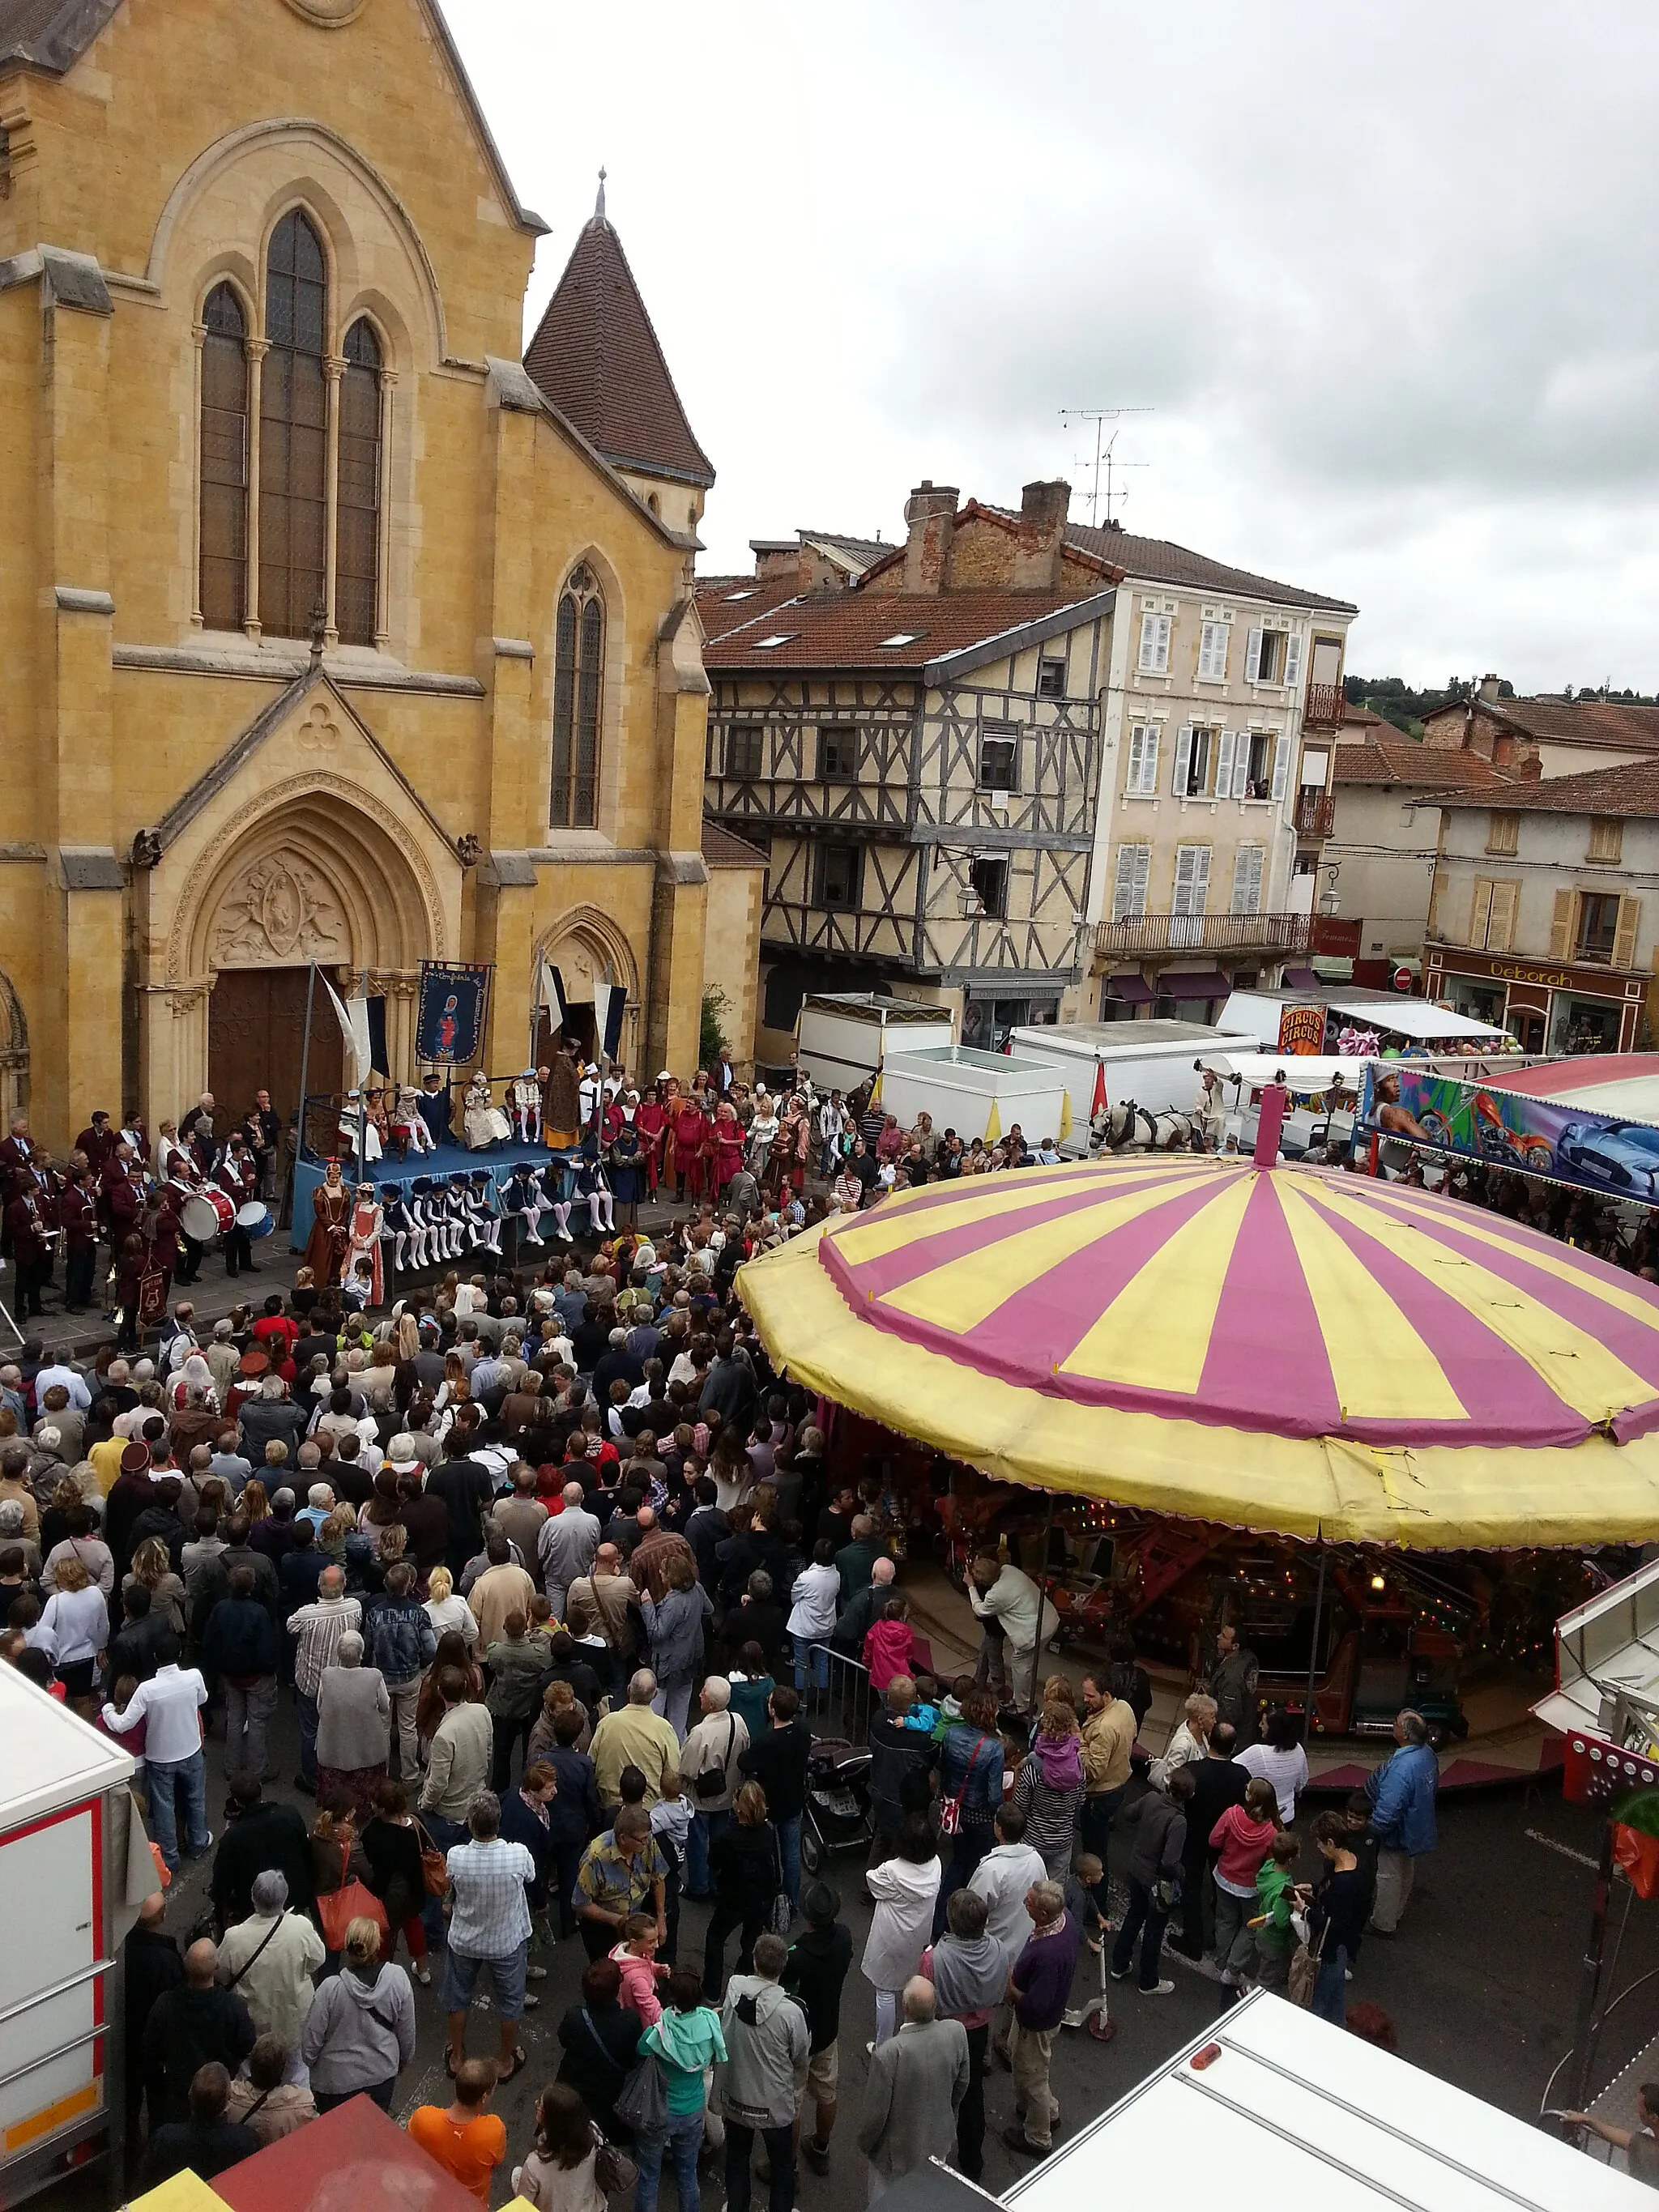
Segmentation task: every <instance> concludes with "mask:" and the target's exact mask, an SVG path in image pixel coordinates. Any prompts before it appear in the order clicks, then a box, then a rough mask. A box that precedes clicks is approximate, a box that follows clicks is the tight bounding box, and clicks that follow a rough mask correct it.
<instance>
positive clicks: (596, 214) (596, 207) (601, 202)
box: [593, 169, 605, 222]
mask: <svg viewBox="0 0 1659 2212" xmlns="http://www.w3.org/2000/svg"><path fill="white" fill-rule="evenodd" d="M593 220H594V221H595V222H604V221H605V171H604V170H603V169H601V170H600V171H599V196H598V197H597V198H596V199H595V200H594V202H593Z"/></svg>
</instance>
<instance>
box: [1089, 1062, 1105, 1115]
mask: <svg viewBox="0 0 1659 2212" xmlns="http://www.w3.org/2000/svg"><path fill="white" fill-rule="evenodd" d="M1105 1111H1106V1066H1105V1062H1104V1061H1103V1060H1097V1061H1096V1062H1095V1095H1094V1097H1093V1098H1092V1099H1091V1102H1090V1105H1089V1119H1090V1120H1091V1121H1093V1120H1094V1118H1095V1116H1096V1115H1097V1114H1103V1113H1104V1112H1105Z"/></svg>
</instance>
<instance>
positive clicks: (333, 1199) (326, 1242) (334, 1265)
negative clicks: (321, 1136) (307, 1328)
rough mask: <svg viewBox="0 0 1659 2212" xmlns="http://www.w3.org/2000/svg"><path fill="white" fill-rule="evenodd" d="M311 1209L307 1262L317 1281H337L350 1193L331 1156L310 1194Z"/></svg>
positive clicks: (349, 1209) (325, 1283) (344, 1239)
mask: <svg viewBox="0 0 1659 2212" xmlns="http://www.w3.org/2000/svg"><path fill="white" fill-rule="evenodd" d="M311 1210H312V1212H313V1214H314V1215H315V1216H316V1219H315V1221H314V1223H313V1226H312V1231H311V1234H310V1236H309V1237H307V1239H306V1265H307V1267H309V1268H310V1269H311V1271H312V1273H313V1275H314V1276H315V1278H316V1279H317V1280H318V1282H319V1283H321V1284H323V1285H328V1284H330V1283H337V1282H338V1281H339V1279H340V1269H341V1265H342V1262H343V1261H344V1259H345V1249H346V1243H347V1216H348V1215H349V1212H350V1211H351V1193H350V1192H349V1190H348V1189H347V1188H346V1187H345V1183H344V1182H343V1179H342V1176H341V1174H340V1163H339V1162H338V1160H330V1162H329V1163H328V1164H327V1166H326V1167H325V1169H324V1170H323V1180H322V1181H321V1182H319V1184H318V1185H317V1187H316V1188H315V1189H314V1190H313V1192H312V1194H311Z"/></svg>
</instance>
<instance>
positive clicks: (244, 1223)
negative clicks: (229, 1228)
mask: <svg viewBox="0 0 1659 2212" xmlns="http://www.w3.org/2000/svg"><path fill="white" fill-rule="evenodd" d="M236 1226H237V1227H238V1228H239V1229H244V1230H246V1231H247V1238H248V1242H249V1243H251V1244H257V1243H258V1242H259V1239H260V1238H261V1237H269V1236H270V1232H271V1231H272V1230H273V1229H274V1228H275V1227H276V1223H275V1222H274V1221H273V1220H272V1219H271V1218H270V1207H269V1206H267V1205H266V1204H265V1202H264V1200H263V1199H260V1198H251V1199H249V1200H248V1202H247V1204H246V1206H238V1207H237V1209H236Z"/></svg>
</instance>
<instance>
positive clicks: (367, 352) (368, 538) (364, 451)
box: [334, 321, 381, 645]
mask: <svg viewBox="0 0 1659 2212" xmlns="http://www.w3.org/2000/svg"><path fill="white" fill-rule="evenodd" d="M344 352H345V363H346V365H345V373H344V374H343V377H342V378H341V380H340V490H339V514H338V520H337V525H336V532H335V554H334V625H335V628H336V629H337V630H338V631H339V633H340V636H341V638H342V639H343V641H344V642H345V643H346V644H347V645H373V644H374V639H375V634H376V629H377V627H378V617H379V612H380V368H381V362H380V340H379V338H377V337H375V335H374V325H372V324H370V323H368V322H366V321H358V322H355V323H354V324H353V325H351V328H350V329H349V331H347V332H346V341H345V347H344Z"/></svg>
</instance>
